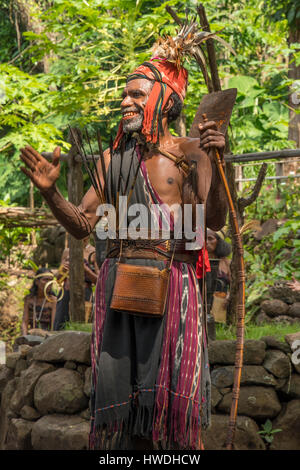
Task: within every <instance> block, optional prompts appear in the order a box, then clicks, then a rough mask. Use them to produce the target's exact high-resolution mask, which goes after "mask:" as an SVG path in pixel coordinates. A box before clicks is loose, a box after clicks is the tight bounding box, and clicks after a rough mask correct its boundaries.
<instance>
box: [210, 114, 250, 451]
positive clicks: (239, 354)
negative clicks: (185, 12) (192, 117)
mask: <svg viewBox="0 0 300 470" xmlns="http://www.w3.org/2000/svg"><path fill="white" fill-rule="evenodd" d="M203 120H204V121H207V117H206V115H205V114H203ZM214 157H215V161H216V164H217V168H218V171H219V175H220V178H221V181H222V183H223V186H224V189H225V192H226V197H227V202H228V206H229V212H230V215H231V217H232V222H233V228H234V234H233V236H234V238H235V242H236V247H237V250H238V255H239V256H238V260H239V270H238V294H239V303H238V307H237V317H238V321H237V330H236V353H235V369H234V381H233V388H232V402H231V409H230V417H229V426H228V431H227V437H226V442H225V445H226V449H227V450H232V449H233V441H234V434H235V428H236V417H237V408H238V401H239V395H240V383H241V373H242V366H243V355H244V331H245V266H244V256H243V255H244V252H243V244H242V238H241V234H240V229H239V224H238V221H237V215H236V211H235V208H234V205H233V201H232V197H231V194H230V190H229V187H228V183H227V179H226V176H225V173H224V170H223V166H222V162H221V158H220V154H219V152H218V150H217V149H214Z"/></svg>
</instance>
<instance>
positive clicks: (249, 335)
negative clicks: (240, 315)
mask: <svg viewBox="0 0 300 470" xmlns="http://www.w3.org/2000/svg"><path fill="white" fill-rule="evenodd" d="M299 328H300V322H298V323H295V324H292V325H287V324H282V323H281V324H274V323H273V324H272V323H265V324H262V325H259V326H258V325H255V324H253V323H249V322H248V323H246V325H245V339H256V340H259V339H260V338H262V337H263V336H274V337H275V338H276V339H278V340H279V341H284V337H285V335H289V334H292V333H297V332H298V331H299ZM216 338H217V339H218V340H224V339H229V340H236V327H234V326H231V325H229V326H227V325H223V324H221V323H216Z"/></svg>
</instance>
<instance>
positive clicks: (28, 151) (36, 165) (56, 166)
mask: <svg viewBox="0 0 300 470" xmlns="http://www.w3.org/2000/svg"><path fill="white" fill-rule="evenodd" d="M59 157H60V147H56V148H55V149H54V152H53V157H52V162H51V163H50V162H48V161H47V160H46V159H45V158H44V157H42V155H40V154H39V153H38V152H37V151H36V150H35V149H34V148H32V147H30V145H26V147H25V148H22V149H21V154H20V158H21V160H22V161H23V162H24V163H25V165H26V167H21V170H22V171H23V173H25V175H27V176H28V178H30V179H31V181H32V182H33V184H34V185H35V186H36V187H37V188H38V189H40V190H41V191H47V190H48V189H50V188H51V187H52V186H53V185H54V184H55V182H56V180H57V179H58V177H59V171H60V161H59Z"/></svg>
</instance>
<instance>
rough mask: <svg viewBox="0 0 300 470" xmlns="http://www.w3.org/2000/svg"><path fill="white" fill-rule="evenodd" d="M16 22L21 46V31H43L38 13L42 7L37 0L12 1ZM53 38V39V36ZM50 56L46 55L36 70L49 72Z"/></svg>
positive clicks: (37, 32)
mask: <svg viewBox="0 0 300 470" xmlns="http://www.w3.org/2000/svg"><path fill="white" fill-rule="evenodd" d="M12 7H13V13H14V23H15V28H16V32H17V38H18V47H19V49H20V47H21V36H20V31H21V32H24V31H32V32H34V33H36V34H41V33H42V32H43V29H44V26H43V24H42V22H41V21H40V20H39V18H38V15H39V13H41V11H42V8H41V5H40V3H39V2H38V1H36V0H15V1H13V2H12ZM51 39H53V38H52V37H51ZM50 56H51V53H50V55H49V56H45V57H44V58H43V60H41V61H40V62H38V63H37V65H35V67H34V70H35V72H42V73H48V72H49V58H50Z"/></svg>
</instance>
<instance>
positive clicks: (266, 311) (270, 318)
mask: <svg viewBox="0 0 300 470" xmlns="http://www.w3.org/2000/svg"><path fill="white" fill-rule="evenodd" d="M288 282H289V281H277V282H275V283H274V285H273V286H270V287H269V289H268V294H266V296H267V297H268V299H267V300H264V301H263V302H261V304H260V309H259V311H258V315H257V317H256V323H257V324H258V325H260V324H262V323H275V324H276V323H283V322H284V323H287V324H293V323H300V292H297V291H296V290H292V289H291V288H290V287H289V286H288Z"/></svg>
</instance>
